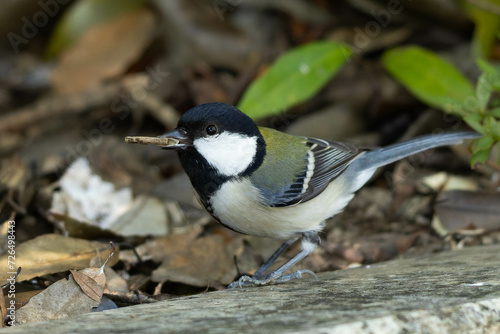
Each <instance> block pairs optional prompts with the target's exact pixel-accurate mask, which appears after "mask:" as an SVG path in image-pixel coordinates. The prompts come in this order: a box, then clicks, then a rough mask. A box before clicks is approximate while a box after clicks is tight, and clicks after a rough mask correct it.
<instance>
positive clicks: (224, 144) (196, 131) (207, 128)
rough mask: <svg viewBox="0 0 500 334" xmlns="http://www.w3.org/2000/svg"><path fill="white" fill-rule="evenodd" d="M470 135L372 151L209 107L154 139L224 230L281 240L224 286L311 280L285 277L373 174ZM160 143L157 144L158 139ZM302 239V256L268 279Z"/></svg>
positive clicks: (224, 107) (422, 139)
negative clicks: (250, 272)
mask: <svg viewBox="0 0 500 334" xmlns="http://www.w3.org/2000/svg"><path fill="white" fill-rule="evenodd" d="M479 136H480V135H479V134H477V133H474V132H457V133H447V134H436V135H428V136H424V137H420V138H415V139H412V140H408V141H405V142H402V143H398V144H394V145H391V146H388V147H384V148H379V149H375V150H368V149H360V148H357V147H355V146H353V145H350V144H344V143H340V142H335V141H327V140H323V139H316V138H308V137H299V136H293V135H289V134H285V133H282V132H279V131H277V130H273V129H269V128H265V127H258V126H257V125H256V124H255V123H254V122H253V120H252V119H251V118H250V117H248V116H247V115H245V114H244V113H243V112H241V111H240V110H238V109H237V108H235V107H233V106H231V105H228V104H225V103H207V104H202V105H199V106H197V107H194V108H192V109H190V110H188V111H187V112H186V113H185V114H184V115H183V116H182V117H181V119H180V121H179V123H178V126H177V128H176V129H174V130H172V131H170V132H167V133H165V134H164V135H162V136H160V137H158V138H159V139H161V140H165V141H167V140H168V141H169V144H165V145H160V146H161V147H162V148H164V149H169V150H170V149H174V150H177V152H178V155H179V158H180V162H181V164H182V167H183V168H184V170H185V171H186V173H187V175H188V176H189V179H190V180H191V184H192V186H193V188H194V190H195V194H196V195H197V197H198V199H199V201H200V202H201V204H202V205H203V206H204V207H205V208H206V210H207V211H208V212H209V213H210V214H211V215H212V216H213V217H214V218H215V219H216V220H217V221H219V222H220V223H221V224H222V225H224V226H226V227H228V228H230V229H232V230H234V231H237V232H240V233H244V234H248V235H254V236H260V237H271V238H277V239H282V240H286V241H285V242H284V244H283V245H282V246H281V247H279V248H278V250H277V251H276V252H275V253H274V254H273V255H272V256H271V257H270V258H269V259H268V260H267V261H266V262H265V263H264V264H263V265H262V266H261V267H260V268H259V269H258V270H257V271H256V272H255V274H254V276H253V277H250V276H243V277H241V278H240V279H239V280H238V281H235V282H233V283H231V284H230V285H229V288H234V287H243V286H256V285H266V284H271V283H278V282H286V281H289V280H291V279H295V278H300V277H302V275H303V274H312V275H313V276H315V277H316V275H315V274H314V273H313V272H312V271H310V270H299V271H296V272H293V273H291V274H288V275H285V274H284V273H285V272H286V271H287V270H288V269H289V268H290V267H292V266H293V265H294V264H296V263H297V262H299V261H300V260H302V259H303V258H304V257H306V256H307V255H308V254H310V253H311V252H313V251H314V250H315V249H316V248H317V247H318V245H319V244H320V237H319V235H318V232H320V231H321V230H322V229H323V227H324V224H325V220H326V219H328V218H330V217H332V216H334V215H335V214H337V213H339V212H341V211H342V210H343V209H344V208H345V207H346V206H347V204H348V203H349V201H351V199H352V198H353V197H354V193H355V192H356V191H357V190H358V189H360V188H361V187H362V186H363V185H364V184H365V183H366V182H368V180H369V179H370V178H371V176H372V175H373V174H374V172H375V170H376V169H377V168H379V167H381V166H384V165H387V164H390V163H392V162H394V161H397V160H399V159H402V158H405V157H407V156H409V155H412V154H415V153H418V152H421V151H424V150H427V149H430V148H433V147H437V146H444V145H454V144H459V143H461V142H462V140H464V139H471V138H477V137H479ZM155 139H157V138H155ZM299 238H301V251H300V252H299V253H298V254H296V255H295V256H293V257H292V258H291V259H290V260H288V262H286V263H285V264H283V265H282V266H281V267H279V268H278V269H277V270H275V271H273V272H271V273H270V274H267V275H266V272H267V271H268V269H269V268H270V267H271V265H272V264H273V263H274V262H275V261H276V259H277V258H278V257H279V256H280V255H281V254H282V253H283V252H284V251H285V250H286V249H287V248H288V247H289V246H291V245H292V244H293V243H294V242H295V241H296V240H298V239H299Z"/></svg>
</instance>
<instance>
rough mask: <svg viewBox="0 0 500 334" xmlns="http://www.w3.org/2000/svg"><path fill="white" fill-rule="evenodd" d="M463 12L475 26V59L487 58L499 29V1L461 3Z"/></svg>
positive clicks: (487, 0) (473, 44)
mask: <svg viewBox="0 0 500 334" xmlns="http://www.w3.org/2000/svg"><path fill="white" fill-rule="evenodd" d="M463 3H464V8H465V11H466V12H467V13H468V14H469V16H470V17H471V18H472V20H473V21H474V23H475V24H476V28H475V29H474V36H473V43H472V46H473V51H474V55H475V56H476V57H480V58H489V57H490V55H491V51H492V50H493V47H494V46H495V42H496V38H497V34H498V31H499V29H500V16H499V15H498V11H500V0H481V1H463Z"/></svg>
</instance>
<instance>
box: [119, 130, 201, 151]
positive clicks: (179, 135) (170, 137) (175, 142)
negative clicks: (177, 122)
mask: <svg viewBox="0 0 500 334" xmlns="http://www.w3.org/2000/svg"><path fill="white" fill-rule="evenodd" d="M125 142H127V143H131V144H143V145H147V144H153V145H157V146H160V147H161V148H162V149H165V150H177V149H180V148H186V147H190V146H193V141H192V140H191V139H190V138H189V137H188V136H187V135H186V132H185V131H184V130H183V129H174V130H172V131H169V132H167V133H165V134H163V135H161V136H158V137H143V136H129V137H125Z"/></svg>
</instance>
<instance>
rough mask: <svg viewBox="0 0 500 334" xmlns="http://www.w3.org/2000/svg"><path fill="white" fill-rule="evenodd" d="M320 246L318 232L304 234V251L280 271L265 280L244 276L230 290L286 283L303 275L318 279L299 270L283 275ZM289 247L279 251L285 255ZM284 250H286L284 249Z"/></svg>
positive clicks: (305, 270)
mask: <svg viewBox="0 0 500 334" xmlns="http://www.w3.org/2000/svg"><path fill="white" fill-rule="evenodd" d="M319 244H320V238H319V235H318V233H317V232H304V233H302V244H301V246H302V250H301V251H300V252H299V253H298V254H297V255H295V256H294V257H292V258H291V259H290V260H288V262H286V263H285V264H283V265H282V266H281V267H279V268H278V269H276V270H275V271H273V272H272V273H270V274H269V275H267V276H266V277H264V278H260V277H258V276H257V275H256V276H254V277H250V276H243V277H241V278H240V279H239V280H237V281H234V282H233V283H231V284H229V286H228V289H232V288H236V287H240V288H241V287H245V286H256V285H268V284H271V283H274V282H277V283H279V282H286V281H289V280H292V279H295V278H300V277H302V274H311V275H313V276H314V277H316V275H315V274H314V273H313V272H312V271H310V270H307V269H304V270H298V271H296V272H293V273H291V274H289V275H285V276H283V273H284V272H285V271H287V270H288V269H290V268H291V267H292V266H293V265H295V264H296V263H297V262H299V261H300V260H302V259H303V258H305V257H306V256H307V255H309V254H311V253H312V252H313V251H314V250H315V249H316V248H317V247H318V245H319ZM288 246H290V245H289V244H288V245H287V243H284V244H283V245H282V246H281V247H280V248H279V249H278V251H281V253H283V252H284V251H285V249H286V248H287V247H288ZM282 248H284V249H282ZM278 251H276V253H278ZM276 253H275V254H276ZM275 254H273V255H272V256H271V258H273V257H274V256H275ZM278 256H279V255H276V257H278ZM270 260H271V259H269V260H268V261H266V263H264V265H266V264H267V262H270ZM275 260H276V259H273V262H274V261H275ZM264 265H263V266H264ZM270 265H271V264H269V265H268V266H267V267H269V266H270ZM261 268H262V267H261ZM261 268H259V270H257V272H259V271H260V270H261ZM266 269H267V268H266ZM316 279H317V277H316Z"/></svg>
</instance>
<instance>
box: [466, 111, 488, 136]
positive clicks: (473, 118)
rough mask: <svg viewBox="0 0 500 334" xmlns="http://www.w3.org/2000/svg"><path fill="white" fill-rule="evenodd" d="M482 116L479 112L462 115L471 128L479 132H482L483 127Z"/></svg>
mask: <svg viewBox="0 0 500 334" xmlns="http://www.w3.org/2000/svg"><path fill="white" fill-rule="evenodd" d="M482 119H483V118H482V116H481V115H480V114H471V115H467V116H465V117H464V121H465V122H466V123H467V124H469V126H470V127H471V128H473V129H474V130H476V131H477V132H479V133H483V132H484V129H483V126H482V125H481V120H482Z"/></svg>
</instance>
